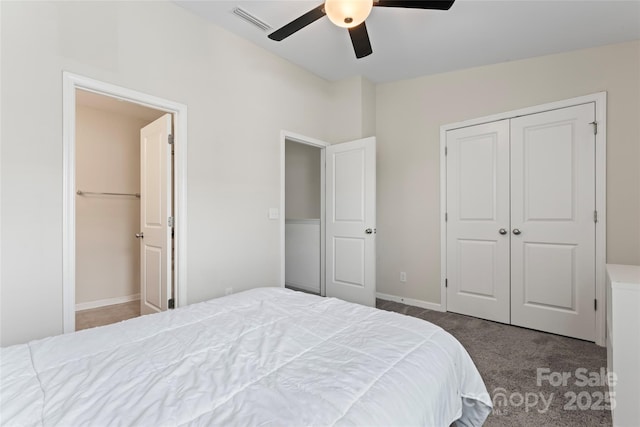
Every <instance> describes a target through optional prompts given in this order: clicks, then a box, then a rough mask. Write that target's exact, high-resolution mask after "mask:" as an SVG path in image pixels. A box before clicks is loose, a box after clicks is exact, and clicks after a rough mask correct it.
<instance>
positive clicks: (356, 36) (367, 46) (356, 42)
mask: <svg viewBox="0 0 640 427" xmlns="http://www.w3.org/2000/svg"><path fill="white" fill-rule="evenodd" d="M349 36H351V43H352V44H353V50H354V51H355V52H356V58H358V59H360V58H364V57H365V56H368V55H371V54H372V53H373V50H372V49H371V42H370V41H369V33H368V32H367V26H366V25H365V24H364V22H363V23H362V24H360V25H358V26H357V27H353V28H349Z"/></svg>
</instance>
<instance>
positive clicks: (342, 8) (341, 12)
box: [269, 0, 455, 58]
mask: <svg viewBox="0 0 640 427" xmlns="http://www.w3.org/2000/svg"><path fill="white" fill-rule="evenodd" d="M454 1H455V0H325V2H324V3H323V4H321V5H320V6H318V7H316V8H315V9H312V10H310V11H309V12H307V13H305V14H304V15H302V16H300V17H299V18H297V19H294V20H293V21H291V22H289V23H288V24H287V25H285V26H284V27H282V28H280V29H278V30H276V31H274V32H273V33H271V34H269V38H270V39H271V40H275V41H278V42H279V41H282V40H284V39H285V38H287V37H289V36H290V35H292V34H293V33H295V32H297V31H300V30H301V29H303V28H304V27H306V26H307V25H309V24H311V23H313V22H315V21H317V20H318V19H320V18H322V17H323V16H325V15H327V16H328V17H329V19H330V20H331V22H333V23H334V24H335V25H337V26H338V27H343V28H347V29H348V30H349V36H350V37H351V43H352V44H353V49H354V51H355V53H356V58H364V57H365V56H368V55H371V53H372V52H373V50H372V49H371V42H370V41H369V33H367V27H366V25H365V23H364V21H365V19H367V17H368V16H369V13H371V9H372V8H373V6H378V7H403V8H407V9H437V10H449V8H451V6H452V5H453V2H454Z"/></svg>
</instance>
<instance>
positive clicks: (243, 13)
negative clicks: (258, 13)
mask: <svg viewBox="0 0 640 427" xmlns="http://www.w3.org/2000/svg"><path fill="white" fill-rule="evenodd" d="M233 13H234V15H236V16H239V17H240V18H242V19H244V20H245V21H247V22H248V23H250V24H252V25H255V26H256V27H258V28H260V29H261V30H262V31H269V30H270V29H271V25H269V24H267V23H266V22H264V21H262V20H260V19H258V18H256V17H255V16H253V15H252V14H250V13H249V12H247V11H246V10H244V9H242V8H239V7H236V8H235V9H233Z"/></svg>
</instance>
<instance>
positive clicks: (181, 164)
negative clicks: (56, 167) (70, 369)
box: [62, 71, 187, 333]
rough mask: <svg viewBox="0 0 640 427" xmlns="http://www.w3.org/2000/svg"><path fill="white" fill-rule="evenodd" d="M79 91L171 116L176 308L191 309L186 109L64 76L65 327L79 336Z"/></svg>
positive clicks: (63, 307) (85, 80) (183, 106)
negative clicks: (188, 265) (77, 245)
mask: <svg viewBox="0 0 640 427" xmlns="http://www.w3.org/2000/svg"><path fill="white" fill-rule="evenodd" d="M76 89H82V90H86V91H89V92H94V93H97V94H100V95H106V96H109V97H112V98H117V99H121V100H125V101H129V102H133V103H135V104H140V105H144V106H146V107H150V108H154V109H156V110H161V111H165V112H167V113H171V114H173V117H174V130H173V133H174V151H175V154H174V162H175V177H174V191H175V201H174V206H175V212H174V216H175V218H176V219H175V245H176V255H175V261H174V262H175V264H174V266H175V268H174V272H173V273H174V277H173V280H174V283H175V289H176V292H175V295H174V296H175V299H176V301H175V305H176V307H181V306H184V305H187V106H186V105H184V104H180V103H177V102H173V101H170V100H167V99H163V98H158V97H156V96H153V95H148V94H146V93H142V92H138V91H135V90H131V89H127V88H124V87H121V86H116V85H113V84H110V83H105V82H102V81H99V80H94V79H91V78H89V77H84V76H81V75H78V74H73V73H71V72H68V71H63V72H62V123H63V124H62V147H63V148H62V152H63V160H62V171H63V173H62V199H63V203H62V315H63V319H62V325H63V331H64V332H65V333H67V332H73V331H75V323H76V321H75V305H76V304H75V289H76V273H75V272H76V259H75V258H76V248H75V245H76V238H75V194H76V189H75V186H76V180H75V169H76V164H75V161H76V159H75V120H76V113H75V112H76V96H75V91H76Z"/></svg>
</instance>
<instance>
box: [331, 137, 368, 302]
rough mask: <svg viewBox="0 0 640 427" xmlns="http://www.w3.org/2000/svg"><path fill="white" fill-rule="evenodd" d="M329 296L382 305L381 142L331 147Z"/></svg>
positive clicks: (363, 142)
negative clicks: (378, 236)
mask: <svg viewBox="0 0 640 427" xmlns="http://www.w3.org/2000/svg"><path fill="white" fill-rule="evenodd" d="M325 218H326V275H325V277H326V279H325V280H326V295H327V296H328V297H336V298H340V299H343V300H346V301H351V302H355V303H359V304H364V305H368V306H371V307H374V306H375V303H376V265H375V262H376V241H375V230H376V139H375V137H371V138H365V139H360V140H356V141H351V142H345V143H342V144H335V145H330V146H328V147H327V148H326V216H325Z"/></svg>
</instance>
